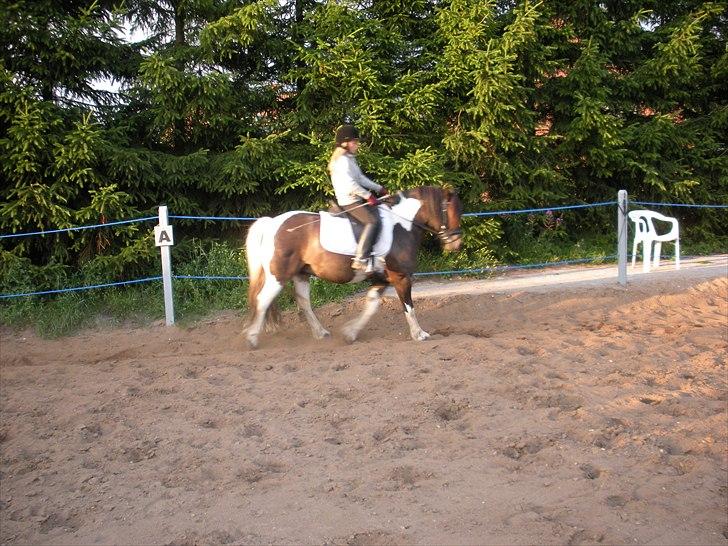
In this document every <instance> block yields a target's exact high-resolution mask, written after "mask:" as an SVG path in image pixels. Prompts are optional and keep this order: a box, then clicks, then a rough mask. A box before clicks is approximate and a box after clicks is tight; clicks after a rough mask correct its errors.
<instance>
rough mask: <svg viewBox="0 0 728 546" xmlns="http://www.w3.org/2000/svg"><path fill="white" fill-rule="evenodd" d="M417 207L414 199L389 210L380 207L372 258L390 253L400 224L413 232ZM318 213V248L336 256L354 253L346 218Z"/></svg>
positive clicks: (351, 234)
mask: <svg viewBox="0 0 728 546" xmlns="http://www.w3.org/2000/svg"><path fill="white" fill-rule="evenodd" d="M419 208H420V202H419V201H418V200H416V199H403V200H401V201H400V202H399V203H397V204H396V205H394V206H393V207H392V208H390V207H388V206H387V205H379V216H380V217H381V219H382V227H381V229H380V230H379V237H378V238H377V241H376V242H375V243H374V248H373V250H372V251H373V252H374V255H375V256H386V255H387V254H388V253H389V249H390V248H392V233H393V230H394V226H395V224H400V225H401V226H402V227H404V228H405V229H406V230H407V231H410V230H411V229H412V220H413V219H414V217H415V215H416V214H417V211H418V210H419ZM319 214H320V215H321V233H320V234H319V239H320V240H321V246H322V247H324V249H325V250H328V251H329V252H334V253H336V254H345V255H347V256H353V255H354V254H356V239H355V238H354V230H353V229H352V227H351V222H350V221H349V218H348V217H347V216H344V215H341V216H333V215H331V214H329V213H328V212H323V211H322V212H320V213H319Z"/></svg>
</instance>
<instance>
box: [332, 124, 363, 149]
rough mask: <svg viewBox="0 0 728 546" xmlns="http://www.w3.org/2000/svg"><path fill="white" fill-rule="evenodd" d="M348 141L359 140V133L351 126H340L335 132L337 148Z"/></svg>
mask: <svg viewBox="0 0 728 546" xmlns="http://www.w3.org/2000/svg"><path fill="white" fill-rule="evenodd" d="M350 140H359V131H358V130H357V128H356V127H354V126H353V125H342V126H341V127H339V128H338V129H337V130H336V146H337V147H339V146H341V145H342V144H344V142H349V141H350Z"/></svg>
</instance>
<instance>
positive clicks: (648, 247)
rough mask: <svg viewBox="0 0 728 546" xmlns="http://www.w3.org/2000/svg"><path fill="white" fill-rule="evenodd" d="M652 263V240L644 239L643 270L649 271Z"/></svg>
mask: <svg viewBox="0 0 728 546" xmlns="http://www.w3.org/2000/svg"><path fill="white" fill-rule="evenodd" d="M650 263H652V241H642V271H643V272H644V273H647V272H648V271H649V270H650Z"/></svg>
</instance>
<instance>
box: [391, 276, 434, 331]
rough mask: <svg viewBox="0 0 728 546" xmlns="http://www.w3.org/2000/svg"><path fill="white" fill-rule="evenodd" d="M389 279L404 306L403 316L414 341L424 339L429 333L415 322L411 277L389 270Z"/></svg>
mask: <svg viewBox="0 0 728 546" xmlns="http://www.w3.org/2000/svg"><path fill="white" fill-rule="evenodd" d="M389 281H390V282H391V283H392V285H393V286H394V289H395V290H396V291H397V295H398V296H399V301H401V302H402V306H403V307H404V317H405V318H406V319H407V324H409V329H410V336H412V339H414V340H415V341H424V340H426V339H427V338H429V337H430V334H428V333H427V332H425V331H424V330H423V329H422V328H421V327H420V323H419V322H417V315H415V308H414V305H413V304H412V278H411V277H410V276H409V275H399V274H394V273H393V272H391V271H390V273H389Z"/></svg>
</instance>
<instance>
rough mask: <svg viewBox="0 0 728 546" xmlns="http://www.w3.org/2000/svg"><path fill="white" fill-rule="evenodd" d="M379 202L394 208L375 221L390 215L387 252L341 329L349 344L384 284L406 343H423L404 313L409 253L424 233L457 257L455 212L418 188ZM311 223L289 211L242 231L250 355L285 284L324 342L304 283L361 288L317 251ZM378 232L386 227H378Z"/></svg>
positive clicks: (447, 200) (441, 194)
mask: <svg viewBox="0 0 728 546" xmlns="http://www.w3.org/2000/svg"><path fill="white" fill-rule="evenodd" d="M387 199H390V200H391V201H396V202H394V203H393V204H392V205H391V207H390V206H386V205H380V207H379V209H380V214H382V215H383V216H384V215H387V214H388V215H391V222H389V225H390V226H392V235H391V247H389V251H388V253H387V254H386V258H385V261H386V267H385V271H384V272H383V273H374V274H372V275H371V276H370V278H369V280H370V281H371V287H370V288H369V290H368V292H367V297H366V305H365V308H364V311H363V313H362V314H361V315H360V316H359V317H357V318H356V319H354V320H352V321H351V322H349V323H347V324H346V326H345V327H344V329H343V334H344V337H345V339H346V340H347V341H348V342H353V341H355V340H356V338H357V336H358V335H359V332H361V330H362V328H364V326H365V325H366V324H367V322H369V319H370V318H371V317H372V315H374V313H375V312H376V311H377V309H378V308H379V303H380V299H381V297H382V294H383V292H384V290H385V288H386V287H387V286H389V285H390V284H391V285H392V286H394V289H395V290H396V291H397V295H398V296H399V299H400V301H401V302H402V306H403V307H404V315H405V318H406V319H407V323H408V325H409V329H410V335H411V336H412V339H414V340H416V341H422V340H425V339H427V338H428V337H429V334H428V333H427V332H425V331H424V330H423V329H422V328H421V327H420V325H419V323H418V322H417V317H416V316H415V310H414V306H413V305H412V274H413V273H414V272H415V268H416V266H417V249H418V248H419V246H420V243H421V242H422V239H423V236H424V235H425V233H426V232H429V233H433V234H435V235H436V236H437V237H438V238H439V239H440V243H441V245H442V247H443V250H445V251H458V250H460V246H461V244H462V231H461V229H460V216H461V214H462V204H461V202H460V199H459V198H458V196H457V194H456V193H455V192H452V191H450V190H447V189H441V188H437V187H432V186H423V187H419V188H414V189H411V190H408V191H405V192H400V193H399V194H397V196H392V197H389V198H387ZM319 218H320V217H319V214H318V213H311V212H304V211H293V212H288V213H284V214H281V215H279V216H276V217H274V218H271V217H267V216H266V217H263V218H259V219H258V220H256V221H255V222H254V223H253V225H252V226H251V227H250V230H249V231H248V235H247V237H246V241H245V244H246V254H247V259H248V272H249V275H250V285H249V289H248V305H249V307H250V315H251V316H250V322H249V325H248V328H247V330H246V336H247V340H248V344H249V345H250V347H251V348H256V347H257V346H258V337H259V335H260V332H261V330H262V329H263V327H264V326H265V323H266V322H267V319H269V318H270V315H271V310H273V309H274V307H273V303H274V300H275V298H276V296H277V295H278V294H279V292H280V291H281V289H282V288H283V286H284V285H285V284H286V283H287V282H288V281H289V280H293V286H294V291H295V299H296V303H297V304H298V307H299V308H300V309H301V311H302V312H303V314H304V316H305V317H306V320H307V321H308V324H309V326H310V327H311V330H312V332H313V336H314V337H315V338H316V339H322V338H324V337H327V336H329V335H330V334H329V332H328V331H327V330H326V329H325V328H324V327H323V326H322V325H321V323H320V322H319V320H318V319H317V318H316V315H315V314H314V312H313V309H312V308H311V301H310V285H309V278H310V276H311V275H315V276H316V277H319V278H320V279H325V280H327V281H330V282H334V283H339V284H342V283H350V282H359V281H362V280H364V278H365V276H366V274H365V273H364V272H361V271H354V270H353V269H352V267H351V256H350V255H345V254H339V253H334V252H330V251H328V250H325V249H324V248H323V247H322V244H321V238H320V226H321V221H320V220H319ZM383 220H384V218H383ZM383 225H386V222H384V221H383Z"/></svg>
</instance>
